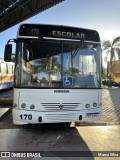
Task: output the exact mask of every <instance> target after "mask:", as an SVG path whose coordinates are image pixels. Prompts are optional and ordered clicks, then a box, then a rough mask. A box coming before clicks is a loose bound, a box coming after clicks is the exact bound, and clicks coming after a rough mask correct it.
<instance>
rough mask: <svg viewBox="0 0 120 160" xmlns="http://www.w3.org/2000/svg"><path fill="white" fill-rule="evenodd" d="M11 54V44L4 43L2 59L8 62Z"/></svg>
mask: <svg viewBox="0 0 120 160" xmlns="http://www.w3.org/2000/svg"><path fill="white" fill-rule="evenodd" d="M11 55H12V44H6V45H5V51H4V61H6V62H10V61H11Z"/></svg>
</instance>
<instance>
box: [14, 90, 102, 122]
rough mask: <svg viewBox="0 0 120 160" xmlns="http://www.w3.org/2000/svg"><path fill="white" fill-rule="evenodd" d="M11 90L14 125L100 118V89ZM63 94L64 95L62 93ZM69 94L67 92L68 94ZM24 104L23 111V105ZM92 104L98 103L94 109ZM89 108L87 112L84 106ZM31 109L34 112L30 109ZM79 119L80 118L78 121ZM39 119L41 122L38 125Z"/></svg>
mask: <svg viewBox="0 0 120 160" xmlns="http://www.w3.org/2000/svg"><path fill="white" fill-rule="evenodd" d="M56 90H57V89H37V90H35V89H14V104H16V106H17V108H14V109H13V123H15V124H19V125H22V124H28V123H58V122H78V121H97V120H99V119H100V116H101V112H102V110H101V102H102V99H101V97H102V94H101V93H102V92H101V89H78V90H75V89H67V90H64V89H59V90H57V91H58V92H55V91H56ZM63 91H66V92H64V93H63ZM67 91H68V92H67ZM23 103H24V104H26V107H25V108H24V109H22V108H21V105H22V104H23ZM93 103H97V106H96V107H93ZM88 104H89V105H90V107H89V108H86V107H85V105H88ZM31 105H34V106H35V108H34V109H30V106H31ZM80 116H82V118H80ZM40 117H41V118H42V120H41V122H40Z"/></svg>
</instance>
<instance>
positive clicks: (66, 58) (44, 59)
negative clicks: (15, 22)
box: [15, 39, 101, 89]
mask: <svg viewBox="0 0 120 160" xmlns="http://www.w3.org/2000/svg"><path fill="white" fill-rule="evenodd" d="M19 44H20V46H21V47H20V50H21V51H20V52H19V54H21V55H19V60H18V62H17V65H16V74H17V72H19V76H16V77H15V79H16V83H15V85H16V87H22V88H23V87H27V88H30V87H32V88H61V89H62V88H100V52H101V47H100V44H98V43H92V42H83V43H81V42H80V41H67V40H64V41H63V40H62V41H59V40H49V39H47V40H40V39H37V40H35V39H29V40H28V39H27V40H24V41H21V42H19Z"/></svg>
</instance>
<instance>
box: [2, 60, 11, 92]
mask: <svg viewBox="0 0 120 160" xmlns="http://www.w3.org/2000/svg"><path fill="white" fill-rule="evenodd" d="M13 81H14V63H13V62H5V61H3V60H2V59H0V90H3V89H10V88H13Z"/></svg>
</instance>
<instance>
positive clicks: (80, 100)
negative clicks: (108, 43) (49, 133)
mask: <svg viewBox="0 0 120 160" xmlns="http://www.w3.org/2000/svg"><path fill="white" fill-rule="evenodd" d="M10 41H11V40H9V42H10ZM12 41H13V40H12ZM9 42H8V44H7V45H6V47H5V60H6V61H10V57H11V49H12V45H11V44H9ZM14 42H15V43H16V57H15V81H14V104H13V110H12V114H13V123H14V124H17V125H24V124H29V123H30V124H36V123H38V124H39V123H61V122H81V121H96V120H99V119H100V116H101V112H102V89H101V43H100V38H99V34H98V32H97V31H95V30H90V29H83V28H77V27H70V26H61V25H47V24H22V25H20V27H19V29H18V33H17V38H16V39H14Z"/></svg>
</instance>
